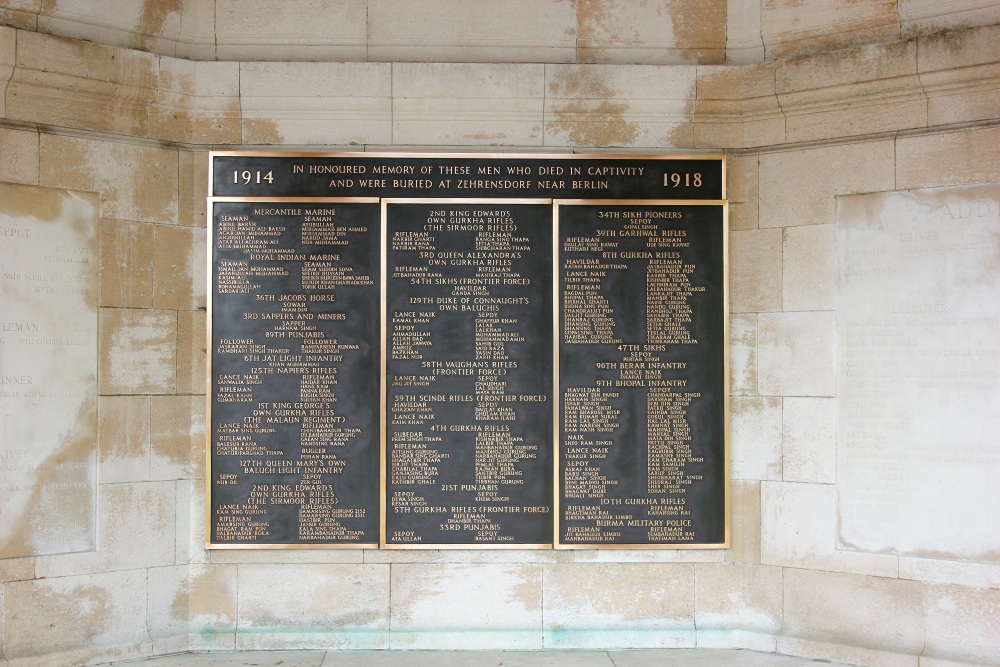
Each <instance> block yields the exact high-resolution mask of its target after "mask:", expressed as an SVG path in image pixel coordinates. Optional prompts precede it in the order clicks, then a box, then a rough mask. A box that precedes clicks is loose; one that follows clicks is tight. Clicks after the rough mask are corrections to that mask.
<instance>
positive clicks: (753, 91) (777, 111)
mask: <svg viewBox="0 0 1000 667" xmlns="http://www.w3.org/2000/svg"><path fill="white" fill-rule="evenodd" d="M695 115H696V119H697V124H696V125H695V138H696V139H697V142H698V143H697V146H699V147H718V148H743V147H749V146H765V145H772V144H780V143H782V142H783V141H784V138H785V115H784V112H783V111H782V109H781V107H780V106H779V104H778V97H777V95H776V93H775V87H774V65H773V64H772V63H764V64H761V65H751V66H744V67H734V66H731V65H726V66H721V67H699V68H698V99H697V103H696V105H695ZM753 159H756V157H754V158H753Z"/></svg>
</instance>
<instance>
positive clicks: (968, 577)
mask: <svg viewBox="0 0 1000 667" xmlns="http://www.w3.org/2000/svg"><path fill="white" fill-rule="evenodd" d="M899 578H900V579H914V580H916V581H924V582H933V583H938V584H957V585H959V586H988V587H989V588H1000V565H998V564H997V563H970V562H966V561H956V560H943V559H940V558H911V557H908V556H900V557H899Z"/></svg>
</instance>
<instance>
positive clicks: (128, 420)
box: [97, 396, 149, 484]
mask: <svg viewBox="0 0 1000 667" xmlns="http://www.w3.org/2000/svg"><path fill="white" fill-rule="evenodd" d="M97 414H98V419H97V446H98V452H99V455H100V456H99V462H98V465H99V468H98V479H100V480H101V482H103V483H104V484H113V483H117V482H141V481H145V480H148V479H149V397H148V396H100V397H98V399H97Z"/></svg>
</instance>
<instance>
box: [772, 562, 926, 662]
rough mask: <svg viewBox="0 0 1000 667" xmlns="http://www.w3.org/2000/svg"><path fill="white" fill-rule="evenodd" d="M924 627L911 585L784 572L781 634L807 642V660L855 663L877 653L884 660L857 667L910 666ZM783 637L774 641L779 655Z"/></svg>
mask: <svg viewBox="0 0 1000 667" xmlns="http://www.w3.org/2000/svg"><path fill="white" fill-rule="evenodd" d="M929 629H930V628H929V625H927V626H925V619H924V613H923V600H922V591H921V587H920V585H919V584H917V583H915V582H912V581H901V580H899V579H891V578H882V577H871V576H858V575H851V574H837V573H831V572H814V571H810V570H798V569H793V568H789V569H787V570H785V578H784V627H783V628H782V635H784V636H785V637H788V638H791V639H803V640H806V641H807V642H810V643H811V644H812V646H811V647H810V648H811V649H812V650H811V651H810V653H811V655H809V656H808V657H813V658H818V657H822V658H825V659H828V660H835V661H843V662H852V663H854V664H858V662H861V661H858V662H855V661H857V660H858V658H859V657H862V656H870V657H879V654H881V655H882V657H883V659H888V662H882V660H878V661H877V662H875V661H872V662H869V660H865V661H864V663H862V664H873V663H874V664H901V665H902V664H910V665H916V657H917V656H918V655H920V652H921V650H922V649H923V646H924V633H925V632H926V631H928V630H929ZM785 637H779V639H778V650H779V651H781V649H782V646H783V641H784V640H785ZM790 644H791V645H794V643H790ZM807 646H808V645H807ZM859 649H860V650H859ZM817 650H819V651H823V653H822V655H819V654H817V653H814V652H813V651H817ZM886 654H888V655H886Z"/></svg>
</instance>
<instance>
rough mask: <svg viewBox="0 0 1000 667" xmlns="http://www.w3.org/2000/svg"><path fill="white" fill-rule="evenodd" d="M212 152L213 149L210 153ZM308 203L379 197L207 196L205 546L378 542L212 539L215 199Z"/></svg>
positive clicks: (342, 546) (361, 201) (320, 545)
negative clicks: (289, 542) (305, 542)
mask: <svg viewBox="0 0 1000 667" xmlns="http://www.w3.org/2000/svg"><path fill="white" fill-rule="evenodd" d="M213 155H214V153H213ZM212 167H213V163H212V162H211V161H210V162H209V181H208V183H209V186H208V187H209V192H211V189H212V173H213V168H212ZM228 202H233V203H253V202H260V203H272V202H273V203H279V204H280V203H309V204H378V202H379V198H378V197H214V196H209V197H208V205H207V213H206V215H207V218H206V225H205V226H206V228H207V248H208V252H207V258H206V262H207V270H206V280H207V294H208V298H207V299H206V313H205V318H206V319H205V357H206V359H205V362H206V363H205V388H206V391H205V423H206V429H205V548H206V549H272V550H278V549H375V548H378V542H365V543H358V544H354V543H330V542H327V543H311V544H274V543H267V542H263V543H259V544H258V543H239V544H229V543H225V542H213V541H212V397H213V393H212V386H213V385H212V340H213V338H212V334H213V328H212V321H213V320H212V310H213V304H214V300H213V286H214V284H215V266H214V261H213V259H214V257H213V256H214V253H213V249H214V247H215V244H214V241H215V239H214V233H215V224H214V221H215V217H214V207H215V204H216V203H228Z"/></svg>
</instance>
